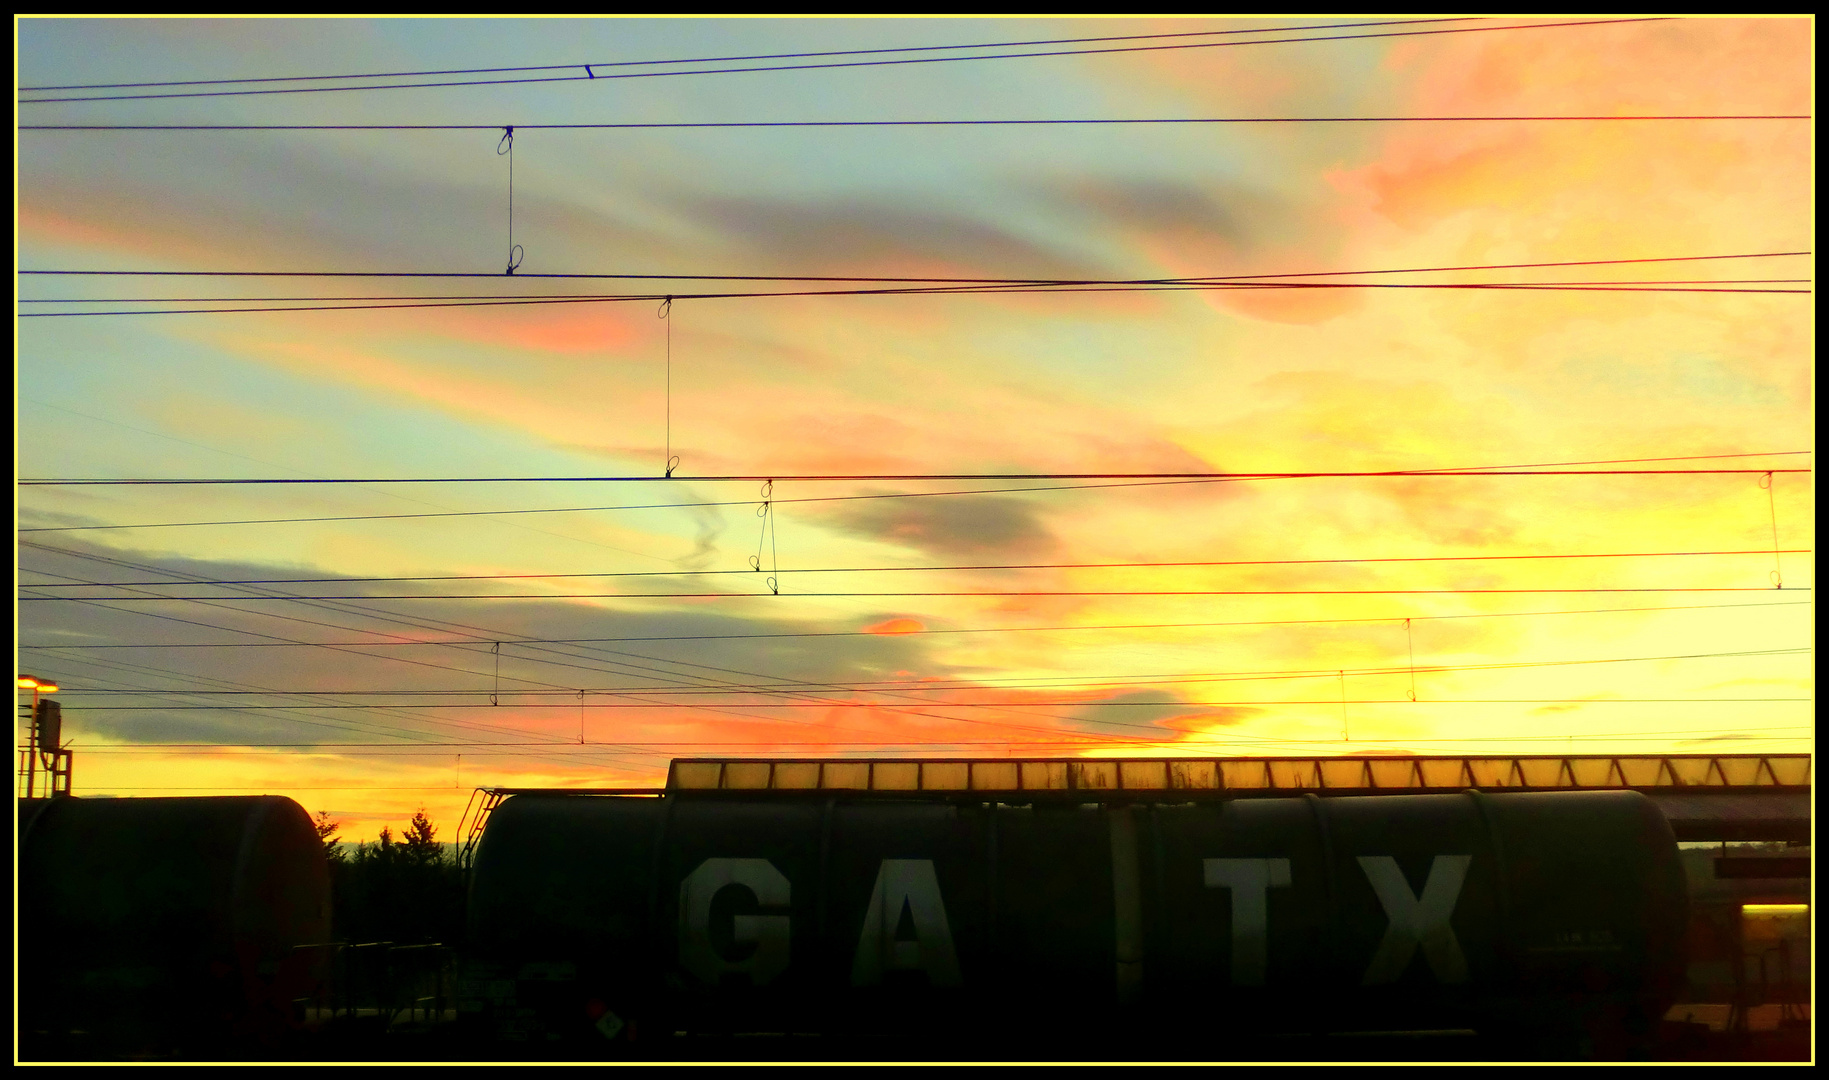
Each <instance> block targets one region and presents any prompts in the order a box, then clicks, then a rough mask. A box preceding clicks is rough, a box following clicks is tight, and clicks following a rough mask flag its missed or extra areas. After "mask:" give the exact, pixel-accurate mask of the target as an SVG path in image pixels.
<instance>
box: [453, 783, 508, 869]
mask: <svg viewBox="0 0 1829 1080" xmlns="http://www.w3.org/2000/svg"><path fill="white" fill-rule="evenodd" d="M508 795H509V792H508V791H507V790H505V789H503V788H477V789H476V790H475V791H472V792H471V793H470V801H469V803H467V804H466V805H465V806H464V816H463V817H461V818H459V819H458V820H457V838H458V841H457V842H458V848H457V865H458V867H459V868H461V869H462V870H463V871H464V872H465V873H466V874H467V873H469V872H470V864H471V863H472V862H473V861H474V860H475V858H476V844H477V841H479V840H481V839H482V838H483V826H484V825H486V824H488V822H489V812H490V811H492V810H494V809H495V808H496V807H497V806H500V805H501V803H502V800H503V799H505V798H507V797H508Z"/></svg>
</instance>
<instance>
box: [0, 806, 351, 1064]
mask: <svg viewBox="0 0 1829 1080" xmlns="http://www.w3.org/2000/svg"><path fill="white" fill-rule="evenodd" d="M19 845H20V847H19V878H18V883H19V893H18V895H19V969H18V979H19V981H18V988H19V991H18V992H19V1015H20V1028H21V1032H22V1034H23V1035H24V1036H25V1038H26V1040H27V1041H28V1043H31V1044H32V1045H34V1046H43V1045H56V1043H57V1041H58V1040H60V1039H67V1038H72V1037H78V1038H80V1040H81V1041H82V1045H83V1046H84V1047H85V1048H87V1049H90V1050H99V1049H100V1048H103V1047H106V1046H107V1045H110V1044H115V1045H120V1046H125V1047H130V1048H137V1049H143V1050H152V1049H154V1048H168V1049H172V1050H178V1049H181V1048H183V1047H187V1046H204V1045H210V1046H218V1047H219V1046H221V1045H223V1044H224V1043H225V1041H226V1040H230V1039H248V1038H253V1039H260V1038H263V1037H270V1036H273V1035H275V1034H277V1033H280V1032H283V1031H285V1030H286V1029H287V1028H289V1027H290V1026H292V1025H293V1024H295V1023H296V1021H297V1019H298V1017H297V1016H296V1015H295V1012H294V1009H293V1004H292V1003H293V1001H294V1000H295V999H296V998H299V997H302V996H305V995H306V994H307V993H308V992H309V990H310V983H311V980H312V979H313V977H314V975H315V973H314V972H312V971H309V970H307V968H306V965H308V964H309V963H310V962H311V954H310V953H309V952H303V951H298V950H297V946H300V945H308V944H315V943H319V942H323V941H325V940H327V939H328V937H329V933H330V878H329V870H328V865H327V863H326V860H325V857H324V848H323V844H322V842H321V841H320V840H319V839H318V835H317V831H316V830H315V829H314V828H313V827H312V823H311V819H310V818H309V817H308V816H307V815H306V813H305V811H304V809H303V808H301V807H300V806H299V805H298V804H297V803H295V802H293V801H292V800H291V799H286V798H280V797H277V796H256V797H242V798H178V799H81V798H58V799H49V800H46V799H34V800H23V801H21V803H20V818H19ZM46 1040H48V1043H47V1042H46Z"/></svg>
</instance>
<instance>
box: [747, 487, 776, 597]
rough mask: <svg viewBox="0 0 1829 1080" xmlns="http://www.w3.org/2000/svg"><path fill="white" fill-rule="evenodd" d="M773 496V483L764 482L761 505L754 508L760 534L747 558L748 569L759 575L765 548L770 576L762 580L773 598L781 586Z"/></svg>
mask: <svg viewBox="0 0 1829 1080" xmlns="http://www.w3.org/2000/svg"><path fill="white" fill-rule="evenodd" d="M774 494H775V482H774V481H773V480H768V481H765V482H764V483H763V485H762V505H761V506H758V507H756V516H757V517H759V518H761V519H762V533H761V535H759V536H758V537H756V553H755V554H754V555H751V556H750V557H749V568H750V569H751V570H754V571H756V572H757V573H761V571H762V550H763V548H764V547H767V549H768V553H769V570H770V576H769V577H767V578H765V579H764V580H765V581H766V582H767V583H768V591H769V592H770V593H771V594H773V595H775V596H780V595H781V584H780V581H779V580H778V575H779V574H780V573H781V560H780V558H779V557H778V555H777V552H776V547H775V510H774V502H773V498H774Z"/></svg>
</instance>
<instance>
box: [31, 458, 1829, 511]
mask: <svg viewBox="0 0 1829 1080" xmlns="http://www.w3.org/2000/svg"><path fill="white" fill-rule="evenodd" d="M1810 471H1811V470H1810V469H1577V470H1570V469H1561V470H1554V471H1549V470H1545V469H1530V470H1517V469H1512V470H1501V469H1496V468H1477V467H1476V468H1459V469H1376V470H1338V471H1309V472H1236V473H1234V472H1144V473H1120V472H1104V473H1096V472H1089V473H801V474H791V473H777V474H774V475H772V476H767V475H763V474H761V473H754V474H738V475H725V476H679V475H674V476H638V475H624V476H392V477H390V476H379V477H376V476H364V477H289V476H287V477H112V478H110V477H26V478H23V479H20V480H17V481H14V483H15V484H16V485H18V486H20V487H79V486H87V487H135V486H153V485H203V484H218V485H220V484H561V483H575V484H584V483H591V484H601V483H653V482H656V481H665V482H673V481H681V482H684V481H692V482H695V483H731V482H739V483H762V482H764V481H772V482H774V483H787V482H820V483H824V482H831V481H849V482H857V483H913V482H917V481H936V480H955V481H967V480H979V481H992V480H1007V481H1020V480H1207V481H1237V480H1313V479H1327V478H1334V479H1341V478H1355V479H1357V478H1376V477H1421V476H1429V477H1453V476H1707V475H1749V476H1753V475H1757V476H1765V475H1767V474H1769V473H1807V472H1810ZM746 501H747V502H751V503H754V502H758V501H759V500H756V499H749V500H746Z"/></svg>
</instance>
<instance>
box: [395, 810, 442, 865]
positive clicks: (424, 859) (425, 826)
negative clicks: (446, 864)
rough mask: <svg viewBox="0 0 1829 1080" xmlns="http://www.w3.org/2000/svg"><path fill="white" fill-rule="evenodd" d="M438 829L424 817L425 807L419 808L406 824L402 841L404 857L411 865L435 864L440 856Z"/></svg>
mask: <svg viewBox="0 0 1829 1080" xmlns="http://www.w3.org/2000/svg"><path fill="white" fill-rule="evenodd" d="M437 836H438V827H437V826H436V825H433V824H432V819H431V818H429V817H427V816H426V812H425V807H423V806H422V807H420V808H419V810H418V812H416V813H415V814H414V815H413V820H412V821H411V822H410V823H408V825H407V827H406V833H405V835H404V836H403V837H402V840H403V841H404V842H405V844H406V855H407V858H408V860H410V861H411V862H413V863H416V864H419V865H424V864H427V863H435V862H437V861H438V860H439V856H440V855H441V854H442V851H441V849H440V848H439V846H438V840H437Z"/></svg>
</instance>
